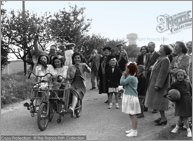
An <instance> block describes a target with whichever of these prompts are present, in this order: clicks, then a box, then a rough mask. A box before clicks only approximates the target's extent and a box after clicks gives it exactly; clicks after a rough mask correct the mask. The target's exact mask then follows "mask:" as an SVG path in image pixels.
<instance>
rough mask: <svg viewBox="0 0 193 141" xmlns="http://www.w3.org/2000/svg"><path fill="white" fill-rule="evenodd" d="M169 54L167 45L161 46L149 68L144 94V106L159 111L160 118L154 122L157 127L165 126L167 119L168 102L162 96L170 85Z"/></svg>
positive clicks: (169, 50)
mask: <svg viewBox="0 0 193 141" xmlns="http://www.w3.org/2000/svg"><path fill="white" fill-rule="evenodd" d="M171 52H172V50H171V48H170V47H169V46H167V45H163V46H162V47H161V48H160V50H159V53H160V57H159V58H158V60H157V61H156V62H155V64H154V65H153V66H152V68H151V69H152V72H151V75H150V82H149V85H148V88H147V93H146V99H145V106H146V107H148V108H151V109H156V110H159V112H160V115H161V118H159V119H157V120H155V121H154V122H155V124H156V125H157V126H159V125H166V124H167V118H166V117H165V112H164V111H166V110H168V104H169V101H168V100H167V99H166V98H164V97H163V95H164V91H166V90H167V88H168V87H169V84H170V77H169V66H170V61H169V59H168V55H170V54H171Z"/></svg>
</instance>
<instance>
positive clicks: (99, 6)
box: [2, 1, 192, 51]
mask: <svg viewBox="0 0 193 141" xmlns="http://www.w3.org/2000/svg"><path fill="white" fill-rule="evenodd" d="M68 5H71V6H74V5H77V6H78V7H85V8H86V9H85V11H84V15H85V16H86V18H88V19H92V22H91V27H90V30H89V34H90V35H92V34H100V35H102V36H104V37H106V38H110V39H115V40H116V39H124V40H125V41H128V39H127V35H128V34H130V33H136V34H137V35H138V38H137V39H136V43H137V45H138V46H139V47H141V46H143V45H147V44H148V42H150V41H153V42H155V44H156V48H155V50H157V51H158V50H159V46H160V44H163V43H164V44H170V43H175V42H176V41H184V42H188V41H191V40H192V21H191V22H189V25H187V24H188V22H187V23H185V25H184V26H186V28H181V30H178V32H175V33H173V34H171V31H170V30H166V31H165V32H161V33H160V32H158V31H157V30H156V27H157V26H158V25H159V24H160V23H158V21H157V18H158V17H159V16H160V15H165V14H167V15H168V16H173V15H175V14H178V13H182V12H187V11H191V12H190V13H189V17H190V18H192V1H25V9H26V10H29V11H33V13H37V14H38V15H43V14H44V13H45V12H50V13H52V14H53V13H56V12H59V10H62V9H63V8H64V7H65V8H66V9H68ZM2 8H4V9H6V10H7V12H10V11H11V10H15V11H17V10H20V11H21V10H22V1H7V2H6V3H4V5H3V7H2ZM163 38H164V42H163Z"/></svg>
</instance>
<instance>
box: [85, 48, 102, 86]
mask: <svg viewBox="0 0 193 141" xmlns="http://www.w3.org/2000/svg"><path fill="white" fill-rule="evenodd" d="M101 57H102V56H101V55H99V54H98V51H97V50H96V49H94V50H93V51H92V53H91V56H90V58H89V60H88V61H87V64H89V63H90V62H91V65H90V67H91V70H92V71H91V84H92V88H91V89H90V90H93V89H96V86H95V78H96V79H97V82H98V70H99V65H100V58H101Z"/></svg>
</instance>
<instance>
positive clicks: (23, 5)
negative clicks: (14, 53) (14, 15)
mask: <svg viewBox="0 0 193 141" xmlns="http://www.w3.org/2000/svg"><path fill="white" fill-rule="evenodd" d="M22 7H23V15H22V16H23V21H24V20H25V1H22ZM23 39H24V43H26V38H25V33H24V37H23ZM23 54H24V58H23V59H24V60H26V55H25V54H26V46H24V50H23ZM23 63H24V75H26V74H27V64H26V62H25V61H24V62H23Z"/></svg>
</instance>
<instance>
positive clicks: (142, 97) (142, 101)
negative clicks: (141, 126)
mask: <svg viewBox="0 0 193 141" xmlns="http://www.w3.org/2000/svg"><path fill="white" fill-rule="evenodd" d="M138 98H139V103H140V107H141V114H142V115H143V112H144V100H145V96H139V97H138Z"/></svg>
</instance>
